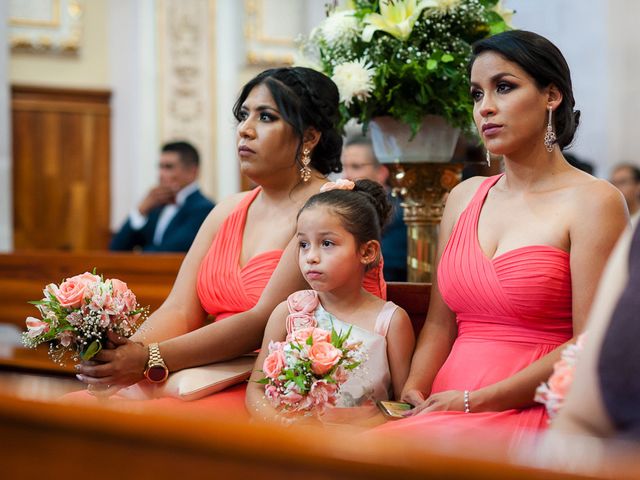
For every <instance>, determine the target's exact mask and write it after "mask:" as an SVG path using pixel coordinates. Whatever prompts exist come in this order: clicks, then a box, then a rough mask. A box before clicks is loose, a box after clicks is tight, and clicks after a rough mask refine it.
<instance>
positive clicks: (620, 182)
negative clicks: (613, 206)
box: [609, 163, 640, 215]
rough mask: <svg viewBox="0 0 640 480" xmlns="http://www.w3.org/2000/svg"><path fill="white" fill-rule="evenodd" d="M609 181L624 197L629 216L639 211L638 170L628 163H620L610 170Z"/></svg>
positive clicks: (639, 178) (639, 184) (639, 177)
mask: <svg viewBox="0 0 640 480" xmlns="http://www.w3.org/2000/svg"><path fill="white" fill-rule="evenodd" d="M609 181H610V182H611V183H612V184H613V185H615V186H616V187H617V188H618V190H620V191H621V192H622V195H624V199H625V200H626V201H627V207H628V208H629V214H630V215H633V214H634V213H636V212H637V211H638V210H640V168H638V167H637V166H635V165H632V164H630V163H620V164H618V165H616V166H614V167H613V170H611V179H610V180H609Z"/></svg>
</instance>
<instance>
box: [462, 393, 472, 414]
mask: <svg viewBox="0 0 640 480" xmlns="http://www.w3.org/2000/svg"><path fill="white" fill-rule="evenodd" d="M464 413H471V407H470V406H469V390H465V391H464Z"/></svg>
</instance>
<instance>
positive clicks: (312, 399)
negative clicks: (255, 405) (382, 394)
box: [259, 326, 364, 414]
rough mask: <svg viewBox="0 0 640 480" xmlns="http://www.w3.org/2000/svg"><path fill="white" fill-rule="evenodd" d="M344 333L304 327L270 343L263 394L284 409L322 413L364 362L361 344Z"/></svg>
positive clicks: (277, 406) (334, 401)
mask: <svg viewBox="0 0 640 480" xmlns="http://www.w3.org/2000/svg"><path fill="white" fill-rule="evenodd" d="M350 334H351V328H349V330H348V331H347V332H346V333H345V334H342V333H341V332H340V333H338V332H336V331H335V329H333V327H332V329H331V332H328V331H326V330H323V329H321V328H316V327H315V326H307V327H303V328H299V329H297V330H293V331H291V332H290V333H289V334H288V335H287V339H286V340H285V341H284V342H271V343H270V344H269V355H268V356H267V358H265V360H264V363H263V365H262V371H263V373H264V374H265V378H264V379H262V380H259V383H262V384H264V385H265V396H266V397H267V398H268V399H269V400H270V401H271V403H272V404H273V406H274V407H276V408H277V409H278V410H281V411H284V412H289V413H293V412H315V413H318V414H320V413H322V412H323V411H324V409H325V408H326V407H327V406H330V405H335V404H336V400H337V395H338V392H339V390H340V386H341V385H342V384H343V383H344V382H346V380H347V378H348V372H349V371H351V370H353V369H354V368H356V367H357V366H358V365H360V364H361V363H362V362H363V360H364V359H363V353H362V352H361V351H360V350H361V349H360V345H361V344H360V343H349V342H348V341H347V339H348V337H349V335H350Z"/></svg>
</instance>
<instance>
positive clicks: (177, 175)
mask: <svg viewBox="0 0 640 480" xmlns="http://www.w3.org/2000/svg"><path fill="white" fill-rule="evenodd" d="M199 168H200V157H199V155H198V151H197V150H196V149H195V148H194V147H193V146H192V145H191V144H189V143H187V142H174V143H167V144H166V145H164V146H163V147H162V153H161V154H160V162H159V181H158V185H157V186H155V187H153V188H152V189H151V190H150V191H149V193H147V195H146V196H145V198H144V199H143V200H142V201H141V202H140V204H139V205H138V207H137V208H135V209H133V210H132V211H131V213H130V214H129V218H127V221H126V222H125V223H124V225H123V226H122V228H121V229H120V231H119V232H118V233H116V234H115V235H114V237H113V239H112V240H111V244H110V245H109V249H110V250H143V251H147V252H186V251H187V250H189V247H190V246H191V243H193V239H194V238H195V236H196V234H197V233H198V230H199V229H200V225H201V224H202V222H203V221H204V219H205V218H206V217H207V215H208V214H209V212H210V211H211V209H212V208H213V207H214V204H213V202H212V201H211V200H209V199H208V198H207V197H205V196H204V195H203V194H202V193H201V192H200V189H199V188H198V183H197V178H198V171H199Z"/></svg>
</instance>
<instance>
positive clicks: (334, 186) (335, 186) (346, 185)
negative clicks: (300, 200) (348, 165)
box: [320, 178, 356, 193]
mask: <svg viewBox="0 0 640 480" xmlns="http://www.w3.org/2000/svg"><path fill="white" fill-rule="evenodd" d="M355 186H356V184H355V183H353V182H352V181H351V180H347V179H346V178H339V179H338V180H336V181H335V182H327V183H325V184H324V185H322V186H321V187H320V193H322V192H328V191H329V190H353V187H355Z"/></svg>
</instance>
